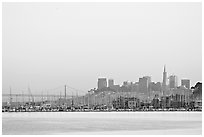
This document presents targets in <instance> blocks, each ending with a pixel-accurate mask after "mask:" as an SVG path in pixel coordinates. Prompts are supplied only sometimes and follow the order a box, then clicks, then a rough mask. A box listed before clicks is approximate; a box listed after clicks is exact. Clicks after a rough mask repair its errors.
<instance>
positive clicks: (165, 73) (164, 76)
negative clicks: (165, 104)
mask: <svg viewBox="0 0 204 137" xmlns="http://www.w3.org/2000/svg"><path fill="white" fill-rule="evenodd" d="M166 80H167V72H166V65H164V72H163V82H162V91H163V95H165V92H166Z"/></svg>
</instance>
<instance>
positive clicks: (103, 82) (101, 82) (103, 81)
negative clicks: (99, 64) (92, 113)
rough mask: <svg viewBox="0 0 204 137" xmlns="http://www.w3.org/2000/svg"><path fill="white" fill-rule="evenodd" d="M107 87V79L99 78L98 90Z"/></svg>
mask: <svg viewBox="0 0 204 137" xmlns="http://www.w3.org/2000/svg"><path fill="white" fill-rule="evenodd" d="M105 87H107V81H106V78H98V89H99V90H100V89H102V88H105Z"/></svg>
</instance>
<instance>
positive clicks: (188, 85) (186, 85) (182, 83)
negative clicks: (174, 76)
mask: <svg viewBox="0 0 204 137" xmlns="http://www.w3.org/2000/svg"><path fill="white" fill-rule="evenodd" d="M181 86H185V87H186V88H187V89H190V80H189V79H182V80H181Z"/></svg>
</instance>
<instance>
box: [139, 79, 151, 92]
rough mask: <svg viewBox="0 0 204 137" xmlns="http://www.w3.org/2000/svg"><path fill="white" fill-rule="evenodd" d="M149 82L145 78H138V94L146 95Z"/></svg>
mask: <svg viewBox="0 0 204 137" xmlns="http://www.w3.org/2000/svg"><path fill="white" fill-rule="evenodd" d="M148 85H149V81H148V78H147V77H143V78H139V92H140V93H144V94H145V95H148Z"/></svg>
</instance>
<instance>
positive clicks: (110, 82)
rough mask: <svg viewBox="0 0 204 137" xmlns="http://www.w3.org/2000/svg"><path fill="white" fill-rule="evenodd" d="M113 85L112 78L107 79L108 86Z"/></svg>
mask: <svg viewBox="0 0 204 137" xmlns="http://www.w3.org/2000/svg"><path fill="white" fill-rule="evenodd" d="M113 86H114V80H113V79H109V80H108V87H113Z"/></svg>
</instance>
